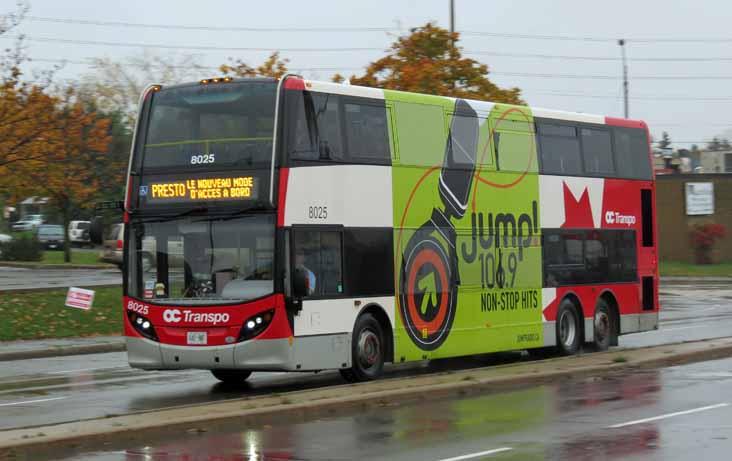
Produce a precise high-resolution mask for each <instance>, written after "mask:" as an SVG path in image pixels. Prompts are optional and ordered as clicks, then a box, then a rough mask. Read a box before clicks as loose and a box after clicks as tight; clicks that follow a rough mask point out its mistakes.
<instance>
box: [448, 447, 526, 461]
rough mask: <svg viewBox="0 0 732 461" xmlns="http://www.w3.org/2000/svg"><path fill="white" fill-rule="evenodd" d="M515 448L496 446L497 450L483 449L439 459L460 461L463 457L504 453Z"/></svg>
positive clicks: (469, 457)
mask: <svg viewBox="0 0 732 461" xmlns="http://www.w3.org/2000/svg"><path fill="white" fill-rule="evenodd" d="M510 450H513V448H511V447H502V448H496V449H495V450H488V451H481V452H480V453H470V454H468V455H462V456H456V457H454V458H445V459H441V460H439V461H460V460H462V459H471V458H478V457H479V456H486V455H493V454H496V453H502V452H504V451H510Z"/></svg>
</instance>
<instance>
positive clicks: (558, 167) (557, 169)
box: [539, 124, 582, 175]
mask: <svg viewBox="0 0 732 461" xmlns="http://www.w3.org/2000/svg"><path fill="white" fill-rule="evenodd" d="M539 145H540V151H541V167H542V172H543V173H547V174H559V175H581V174H582V159H581V158H580V145H579V139H578V138H577V129H576V128H575V127H574V126H566V125H554V124H541V125H539Z"/></svg>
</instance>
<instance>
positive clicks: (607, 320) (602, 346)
mask: <svg viewBox="0 0 732 461" xmlns="http://www.w3.org/2000/svg"><path fill="white" fill-rule="evenodd" d="M593 324H594V328H595V331H594V334H593V338H594V339H593V341H592V343H593V345H594V346H595V349H596V350H598V351H606V350H607V349H608V347H610V344H611V343H612V340H613V335H614V334H615V333H614V332H615V328H613V320H612V316H611V315H610V306H609V305H608V303H607V301H605V300H604V299H602V298H600V299H599V300H598V301H597V307H595V318H594V321H593Z"/></svg>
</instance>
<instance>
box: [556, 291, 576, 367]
mask: <svg viewBox="0 0 732 461" xmlns="http://www.w3.org/2000/svg"><path fill="white" fill-rule="evenodd" d="M577 312H578V309H577V307H576V306H575V305H574V303H573V302H572V301H570V300H569V299H564V300H563V301H562V303H561V304H560V305H559V310H558V311H557V321H556V332H557V350H558V351H559V353H560V354H562V355H574V354H576V353H577V352H578V351H579V348H580V343H581V339H582V334H581V332H582V330H581V329H580V328H581V325H580V318H579V314H578V313H577Z"/></svg>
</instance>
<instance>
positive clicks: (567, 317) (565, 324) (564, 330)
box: [559, 311, 577, 347]
mask: <svg viewBox="0 0 732 461" xmlns="http://www.w3.org/2000/svg"><path fill="white" fill-rule="evenodd" d="M576 334H577V324H576V322H575V321H574V316H573V315H572V314H571V313H570V312H568V311H565V312H564V313H563V314H562V317H561V318H560V319H559V339H560V341H562V344H563V345H564V346H567V347H569V346H571V345H572V344H573V343H574V337H575V335H576Z"/></svg>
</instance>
